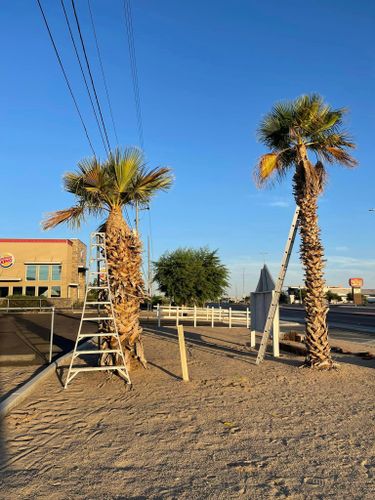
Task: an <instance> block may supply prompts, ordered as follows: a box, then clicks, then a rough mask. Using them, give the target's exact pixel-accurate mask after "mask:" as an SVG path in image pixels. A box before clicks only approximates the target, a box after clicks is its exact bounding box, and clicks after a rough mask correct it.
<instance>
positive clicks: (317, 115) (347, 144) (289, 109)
mask: <svg viewBox="0 0 375 500" xmlns="http://www.w3.org/2000/svg"><path fill="white" fill-rule="evenodd" d="M346 113H347V110H346V109H345V108H337V109H333V108H332V107H331V106H330V105H328V104H326V103H325V102H324V100H323V98H322V97H321V96H320V95H318V94H309V95H302V96H300V97H298V98H297V99H295V100H294V101H283V102H280V103H277V104H275V105H274V106H273V108H272V110H271V112H270V113H268V114H267V115H266V116H265V118H263V120H262V121H261V123H260V126H259V129H258V138H259V140H260V141H261V142H262V143H263V144H264V145H265V146H267V147H268V148H269V150H270V151H271V152H270V153H268V154H266V155H263V156H262V157H261V159H260V161H259V163H258V165H257V167H256V172H255V174H256V175H255V177H256V182H257V184H258V185H262V184H264V183H266V181H268V180H269V179H273V178H282V177H283V175H284V174H285V172H286V170H287V168H288V167H289V166H290V165H292V164H293V163H294V165H295V166H296V167H297V165H298V161H299V160H298V155H297V152H298V150H299V148H300V147H301V146H304V148H305V149H307V150H312V151H314V152H315V154H316V155H317V157H318V159H319V161H321V160H323V161H327V162H328V163H341V164H342V165H344V166H348V167H354V166H355V165H357V161H356V160H355V159H354V158H353V157H352V156H351V155H350V154H349V153H348V151H347V150H348V149H353V148H354V147H355V144H354V142H353V140H352V139H351V137H350V136H349V135H348V134H347V133H346V132H345V131H344V130H342V125H343V117H344V115H345V114H346ZM276 155H277V156H276ZM312 168H313V167H312ZM306 169H307V171H306V172H301V173H300V176H301V178H302V177H303V179H304V181H305V182H307V183H308V182H310V181H311V182H312V183H313V184H314V183H315V174H314V172H313V171H312V170H311V172H310V170H309V168H307V167H306ZM319 169H320V170H321V169H324V165H323V163H321V162H320V163H319V165H318V170H319ZM322 185H323V184H322Z"/></svg>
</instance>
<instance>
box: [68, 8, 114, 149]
mask: <svg viewBox="0 0 375 500" xmlns="http://www.w3.org/2000/svg"><path fill="white" fill-rule="evenodd" d="M71 3H72V7H73V12H74V18H75V20H76V24H77V29H78V33H79V38H80V40H81V46H82V50H83V55H84V57H85V61H86V66H87V71H88V73H89V76H90V81H91V85H92V89H93V91H94V96H95V101H96V105H97V107H98V111H99V116H100V121H101V123H102V127H103V131H104V135H105V138H106V143H107V146H108V149H109V151H111V150H112V148H111V144H110V142H109V137H108V132H107V127H106V126H105V122H104V118H103V113H102V108H101V106H100V102H99V98H98V93H97V92H96V87H95V82H94V78H93V76H92V72H91V67H90V62H89V59H88V56H87V51H86V46H85V42H84V40H83V36H82V31H81V25H80V23H79V19H78V15H77V11H76V7H75V3H74V0H71Z"/></svg>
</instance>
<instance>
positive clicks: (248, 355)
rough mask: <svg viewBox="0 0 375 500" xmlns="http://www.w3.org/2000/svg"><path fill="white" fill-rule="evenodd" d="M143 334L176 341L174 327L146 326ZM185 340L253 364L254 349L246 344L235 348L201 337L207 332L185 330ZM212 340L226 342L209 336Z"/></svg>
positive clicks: (202, 348) (212, 352) (212, 351)
mask: <svg viewBox="0 0 375 500" xmlns="http://www.w3.org/2000/svg"><path fill="white" fill-rule="evenodd" d="M144 333H145V335H149V336H154V337H155V338H159V339H163V340H166V341H169V342H173V343H176V342H177V333H176V331H175V330H174V329H172V328H168V327H156V328H147V329H145V330H144ZM184 334H185V340H186V342H187V344H190V345H193V346H194V347H195V348H196V349H198V350H201V351H204V352H208V353H210V354H214V355H216V356H221V357H229V358H232V359H238V360H240V361H243V362H245V363H249V364H255V359H256V354H257V353H256V351H255V350H254V351H250V350H248V349H247V348H246V346H244V345H242V344H237V345H240V346H242V349H236V348H234V347H232V346H226V345H221V344H218V343H216V342H210V341H207V340H205V339H204V338H202V337H209V336H208V335H207V334H204V335H203V336H202V335H201V334H200V333H197V332H194V331H189V330H185V331H184ZM209 338H212V339H213V340H217V341H219V342H223V343H226V340H224V339H216V338H215V337H209Z"/></svg>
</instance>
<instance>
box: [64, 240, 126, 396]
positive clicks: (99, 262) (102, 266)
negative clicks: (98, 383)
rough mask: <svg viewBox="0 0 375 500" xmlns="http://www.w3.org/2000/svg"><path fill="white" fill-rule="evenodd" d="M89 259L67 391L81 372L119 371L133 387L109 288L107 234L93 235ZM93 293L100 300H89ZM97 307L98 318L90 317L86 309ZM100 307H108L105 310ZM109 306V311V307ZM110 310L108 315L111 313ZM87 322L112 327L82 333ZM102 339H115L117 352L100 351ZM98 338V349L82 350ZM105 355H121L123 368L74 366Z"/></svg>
mask: <svg viewBox="0 0 375 500" xmlns="http://www.w3.org/2000/svg"><path fill="white" fill-rule="evenodd" d="M89 250H90V253H89V255H90V258H89V268H88V273H87V286H86V293H85V301H84V304H83V310H82V316H81V321H80V324H79V328H78V334H77V338H76V342H75V346H74V350H73V355H72V359H71V361H70V366H69V370H68V375H67V377H66V381H65V385H64V388H65V389H66V388H67V386H68V384H69V382H71V381H72V380H73V378H74V377H75V376H76V375H78V373H80V372H90V371H107V370H110V371H117V372H118V375H120V376H121V377H122V378H123V379H124V380H125V381H126V383H127V384H131V381H130V377H129V372H128V369H127V366H126V361H125V355H124V352H123V349H122V346H121V342H120V337H119V334H118V330H117V325H116V318H115V314H114V310H113V303H112V293H111V289H110V286H109V276H108V264H107V249H106V244H105V233H100V232H95V233H91V234H90V249H89ZM92 290H97V291H98V298H96V299H94V300H88V298H89V295H90V292H91V291H92ZM91 305H92V306H97V315H95V316H90V315H88V314H87V313H88V309H87V306H89V307H90V306H91ZM101 306H107V307H106V308H105V310H103V309H101ZM108 306H109V307H108ZM108 310H109V311H108ZM85 321H98V322H100V321H108V322H110V323H111V324H112V327H111V330H112V331H110V332H105V333H82V325H83V324H84V322H85ZM102 337H113V338H114V339H115V340H116V341H117V347H116V348H115V349H101V339H102ZM89 338H96V339H97V343H98V348H97V349H79V343H80V341H81V340H84V339H89ZM104 353H108V354H109V353H111V354H118V355H119V358H120V360H121V364H120V365H105V366H75V365H74V362H75V360H76V359H77V358H78V357H79V356H82V355H95V354H96V355H98V354H99V355H100V354H104Z"/></svg>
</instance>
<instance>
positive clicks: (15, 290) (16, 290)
mask: <svg viewBox="0 0 375 500" xmlns="http://www.w3.org/2000/svg"><path fill="white" fill-rule="evenodd" d="M12 293H13V295H22V286H14V287H13V292H12Z"/></svg>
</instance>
